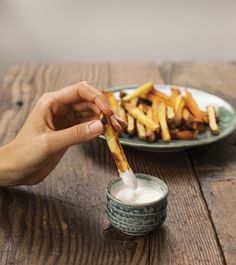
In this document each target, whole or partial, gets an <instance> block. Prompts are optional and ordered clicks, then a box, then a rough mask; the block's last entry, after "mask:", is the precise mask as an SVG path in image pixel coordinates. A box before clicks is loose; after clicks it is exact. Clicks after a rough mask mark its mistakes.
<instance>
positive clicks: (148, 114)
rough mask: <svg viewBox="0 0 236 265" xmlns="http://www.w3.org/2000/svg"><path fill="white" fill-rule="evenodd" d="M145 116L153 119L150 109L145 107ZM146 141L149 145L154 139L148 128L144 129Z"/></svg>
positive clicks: (154, 136) (153, 134)
mask: <svg viewBox="0 0 236 265" xmlns="http://www.w3.org/2000/svg"><path fill="white" fill-rule="evenodd" d="M146 114H147V116H148V118H150V119H153V117H152V108H151V107H150V106H146ZM146 139H147V141H148V142H149V143H152V142H154V141H155V139H156V135H155V132H153V131H152V130H150V129H149V128H146Z"/></svg>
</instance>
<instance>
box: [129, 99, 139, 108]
mask: <svg viewBox="0 0 236 265" xmlns="http://www.w3.org/2000/svg"><path fill="white" fill-rule="evenodd" d="M137 103H138V98H133V99H131V100H130V104H131V105H132V106H133V107H136V106H137Z"/></svg>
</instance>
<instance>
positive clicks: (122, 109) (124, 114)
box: [118, 101, 127, 122]
mask: <svg viewBox="0 0 236 265" xmlns="http://www.w3.org/2000/svg"><path fill="white" fill-rule="evenodd" d="M118 114H119V116H120V117H121V118H122V119H123V120H124V121H126V122H127V117H126V112H125V109H124V108H123V107H122V106H121V102H120V101H119V102H118Z"/></svg>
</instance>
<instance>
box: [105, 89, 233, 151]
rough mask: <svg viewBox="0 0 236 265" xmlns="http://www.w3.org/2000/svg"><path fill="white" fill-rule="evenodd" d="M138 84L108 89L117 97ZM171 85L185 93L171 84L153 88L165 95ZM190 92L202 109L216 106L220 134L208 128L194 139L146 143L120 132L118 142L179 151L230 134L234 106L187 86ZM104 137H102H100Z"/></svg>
mask: <svg viewBox="0 0 236 265" xmlns="http://www.w3.org/2000/svg"><path fill="white" fill-rule="evenodd" d="M137 87H138V85H131V86H130V85H129V86H122V87H115V88H111V89H109V91H111V92H113V93H114V95H115V97H116V98H117V99H119V92H120V91H124V92H126V93H128V94H130V93H131V92H132V91H134V90H135V89H136V88H137ZM171 87H177V88H179V90H180V91H181V92H182V94H183V95H185V87H181V86H173V85H159V84H158V85H155V88H156V89H158V90H160V91H162V92H164V93H165V94H166V95H170V91H171ZM188 90H189V91H190V92H191V93H192V95H193V97H194V99H195V100H196V101H197V103H198V105H199V107H200V108H201V109H202V110H206V106H207V105H208V104H212V105H214V106H215V107H216V109H217V111H218V112H219V116H220V121H219V127H220V134H219V135H216V136H215V135H212V134H211V132H210V131H209V130H207V131H206V132H204V133H201V134H199V135H198V137H197V138H196V139H194V140H171V142H170V143H164V142H163V141H162V140H158V141H156V142H154V143H148V142H143V141H140V140H138V138H137V137H129V136H128V135H125V134H122V135H121V136H120V142H121V144H122V145H124V146H130V147H133V148H136V149H140V150H145V151H153V152H164V151H179V150H183V149H188V148H191V147H195V146H200V145H206V144H209V143H213V142H216V141H219V140H220V139H223V138H225V137H226V136H227V135H229V134H231V133H232V132H233V131H234V130H235V128H236V113H235V110H234V108H233V107H232V106H231V105H230V104H229V103H227V102H226V101H224V100H223V99H221V98H219V97H217V96H215V95H212V94H209V93H207V92H204V91H200V90H197V89H193V88H188ZM102 138H103V139H104V137H102Z"/></svg>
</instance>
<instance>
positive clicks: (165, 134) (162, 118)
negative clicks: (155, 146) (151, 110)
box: [158, 101, 171, 143]
mask: <svg viewBox="0 0 236 265" xmlns="http://www.w3.org/2000/svg"><path fill="white" fill-rule="evenodd" d="M158 120H159V122H160V126H161V137H162V140H163V141H164V142H166V143H168V142H170V140H171V136H170V132H169V129H168V126H167V121H166V106H165V104H164V102H163V101H161V102H160V103H159V105H158Z"/></svg>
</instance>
